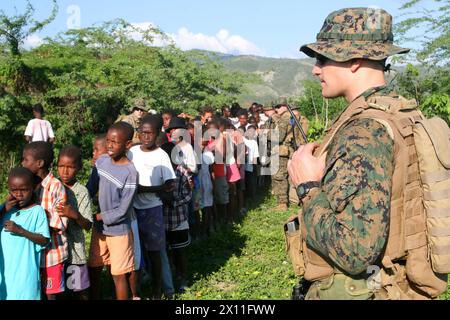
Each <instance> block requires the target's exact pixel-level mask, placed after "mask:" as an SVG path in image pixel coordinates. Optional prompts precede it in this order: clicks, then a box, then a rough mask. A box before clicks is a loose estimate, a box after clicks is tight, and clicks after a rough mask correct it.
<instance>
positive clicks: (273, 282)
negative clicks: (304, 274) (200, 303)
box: [177, 194, 297, 300]
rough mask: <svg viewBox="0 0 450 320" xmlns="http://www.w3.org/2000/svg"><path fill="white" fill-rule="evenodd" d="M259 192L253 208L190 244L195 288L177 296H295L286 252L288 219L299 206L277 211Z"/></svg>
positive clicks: (279, 297) (221, 297)
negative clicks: (232, 222)
mask: <svg viewBox="0 0 450 320" xmlns="http://www.w3.org/2000/svg"><path fill="white" fill-rule="evenodd" d="M275 205H276V204H275V201H274V199H273V198H272V197H270V196H265V195H263V194H261V195H259V196H258V198H257V199H255V201H254V202H253V205H252V207H251V208H249V211H248V213H247V214H246V215H245V216H244V217H241V218H240V220H239V221H238V223H236V224H235V225H233V226H227V227H224V228H223V229H222V230H220V231H219V232H217V233H215V234H214V235H212V236H211V237H210V238H209V239H208V240H207V241H202V242H196V243H194V244H193V245H192V246H191V247H190V248H189V271H190V272H189V273H190V284H191V286H190V288H189V290H188V291H187V292H186V293H185V294H183V295H181V296H178V297H177V298H178V299H192V300H201V299H210V300H219V299H225V300H227V299H237V300H241V299H242V300H245V299H290V295H291V291H292V286H293V285H294V284H295V283H296V282H297V280H296V277H295V275H294V272H293V270H292V267H291V264H290V262H289V261H288V259H287V257H286V254H285V251H284V248H285V247H284V233H283V224H284V222H285V220H286V219H287V218H288V217H289V216H290V215H292V214H294V213H295V210H293V209H292V210H291V211H290V212H276V211H275V210H274V209H273V208H274V207H275Z"/></svg>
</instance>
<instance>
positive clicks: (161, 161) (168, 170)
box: [129, 116, 175, 300]
mask: <svg viewBox="0 0 450 320" xmlns="http://www.w3.org/2000/svg"><path fill="white" fill-rule="evenodd" d="M160 131H161V127H160V125H159V123H158V121H157V119H156V118H155V117H153V116H146V117H144V118H143V119H142V120H141V123H140V125H139V130H138V133H139V139H140V141H141V143H142V144H141V145H140V146H134V147H132V148H131V149H130V152H129V159H130V160H131V161H133V164H134V165H135V167H136V170H137V172H138V174H139V184H138V194H137V195H136V197H135V199H134V202H133V206H134V210H135V213H136V217H137V221H138V228H139V234H140V237H141V242H142V244H143V246H144V248H145V249H146V251H147V253H148V256H149V258H150V262H151V267H152V280H153V281H152V282H153V283H152V284H153V296H152V298H153V299H158V300H159V299H161V283H162V279H161V276H162V270H161V251H162V250H165V248H166V239H165V230H164V220H163V207H162V205H163V203H162V202H161V199H160V198H159V197H158V193H160V192H169V191H171V188H172V182H173V180H174V179H175V173H174V172H173V169H172V165H171V163H170V159H169V157H168V156H167V154H166V153H165V152H164V151H163V150H161V149H160V148H158V147H157V145H156V138H157V136H158V134H159V132H160Z"/></svg>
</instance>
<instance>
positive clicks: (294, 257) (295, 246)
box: [284, 216, 305, 277]
mask: <svg viewBox="0 0 450 320" xmlns="http://www.w3.org/2000/svg"><path fill="white" fill-rule="evenodd" d="M284 236H285V242H286V254H287V255H288V257H289V259H290V260H291V263H292V267H293V268H294V272H295V275H297V276H299V277H301V276H303V275H304V273H305V262H304V260H303V253H302V245H301V230H300V228H299V223H298V217H297V216H293V217H291V218H289V220H288V221H287V222H286V223H285V225H284Z"/></svg>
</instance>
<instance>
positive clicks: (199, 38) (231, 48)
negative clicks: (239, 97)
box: [130, 22, 264, 55]
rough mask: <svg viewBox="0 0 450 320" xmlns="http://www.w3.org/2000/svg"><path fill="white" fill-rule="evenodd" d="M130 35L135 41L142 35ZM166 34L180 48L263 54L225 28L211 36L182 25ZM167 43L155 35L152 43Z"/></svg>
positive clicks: (138, 25)
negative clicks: (176, 30) (174, 31)
mask: <svg viewBox="0 0 450 320" xmlns="http://www.w3.org/2000/svg"><path fill="white" fill-rule="evenodd" d="M133 26H134V27H135V28H139V29H142V30H144V29H147V28H148V27H154V26H155V24H153V23H151V22H143V23H133ZM130 36H131V38H133V39H135V40H137V41H141V40H142V35H141V34H140V33H139V32H138V31H132V32H130ZM167 36H168V37H169V39H170V40H171V41H173V43H174V44H175V45H176V46H177V47H178V48H180V49H181V50H191V49H202V50H209V51H216V52H221V53H228V54H236V55H239V54H252V55H264V51H263V50H261V49H260V48H258V47H257V46H256V45H255V44H253V43H252V42H250V41H248V40H247V39H245V38H243V37H241V36H239V35H230V32H229V31H228V30H226V29H221V30H219V32H218V33H217V34H216V35H213V36H211V35H206V34H203V33H193V32H191V31H189V29H188V28H186V27H182V28H180V29H179V30H178V32H177V33H176V34H173V33H169V34H167ZM168 43H169V41H168V40H166V39H162V38H161V37H156V38H155V40H154V42H153V43H152V44H153V45H156V46H164V45H167V44H168Z"/></svg>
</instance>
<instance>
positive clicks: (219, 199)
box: [207, 121, 229, 227]
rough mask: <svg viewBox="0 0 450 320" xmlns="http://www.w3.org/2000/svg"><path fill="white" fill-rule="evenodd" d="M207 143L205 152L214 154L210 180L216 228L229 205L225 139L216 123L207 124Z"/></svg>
mask: <svg viewBox="0 0 450 320" xmlns="http://www.w3.org/2000/svg"><path fill="white" fill-rule="evenodd" d="M207 132H208V136H210V138H209V142H208V146H207V150H209V151H211V152H213V154H214V164H213V171H212V172H211V179H212V181H213V190H214V191H213V193H214V198H213V199H214V203H215V205H216V209H217V211H216V219H215V220H216V227H218V224H219V223H222V222H223V220H224V219H225V218H226V217H227V206H228V203H229V197H228V188H229V187H228V183H227V178H226V172H225V163H224V155H225V150H226V149H225V138H224V136H223V135H222V133H221V132H220V131H219V125H218V123H217V122H216V121H210V122H208V131H207Z"/></svg>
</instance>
